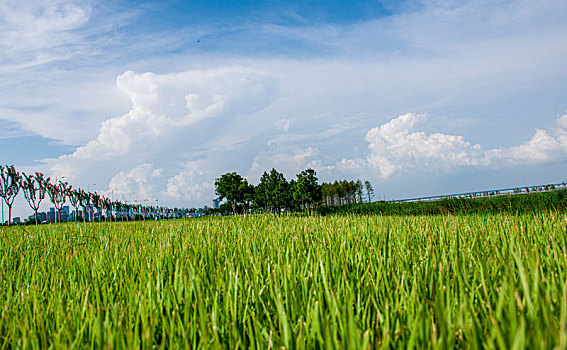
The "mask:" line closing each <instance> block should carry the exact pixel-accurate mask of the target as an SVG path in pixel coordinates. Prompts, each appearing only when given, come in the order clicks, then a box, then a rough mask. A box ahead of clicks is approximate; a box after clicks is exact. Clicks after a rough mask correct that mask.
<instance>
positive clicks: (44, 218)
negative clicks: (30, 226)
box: [28, 212, 47, 223]
mask: <svg viewBox="0 0 567 350" xmlns="http://www.w3.org/2000/svg"><path fill="white" fill-rule="evenodd" d="M28 221H34V222H35V213H34V214H32V215H30V216H28ZM44 221H47V214H46V213H45V212H39V213H37V222H38V223H42V222H44Z"/></svg>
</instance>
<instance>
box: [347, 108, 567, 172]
mask: <svg viewBox="0 0 567 350" xmlns="http://www.w3.org/2000/svg"><path fill="white" fill-rule="evenodd" d="M427 119H428V117H427V115H425V114H415V113H407V114H404V115H401V116H399V117H397V118H395V119H392V120H391V121H389V122H387V123H384V124H382V125H381V126H379V127H376V128H373V129H371V130H370V131H368V133H367V134H366V137H365V140H366V141H367V142H368V143H369V145H368V149H369V151H370V152H369V154H368V156H367V157H366V158H365V159H362V158H356V159H343V160H342V161H340V162H339V163H337V167H338V168H341V169H357V170H360V169H364V168H373V169H377V170H378V171H379V173H380V176H381V177H382V178H389V177H390V176H392V175H394V174H396V173H402V172H408V171H414V172H416V171H420V172H424V171H426V172H436V173H451V172H455V171H458V170H459V169H463V168H498V167H502V166H511V165H523V166H526V165H527V166H533V165H537V164H542V163H550V162H560V161H564V160H565V159H567V128H566V126H567V114H566V115H564V116H562V117H560V118H558V120H557V127H556V128H554V129H553V130H551V131H546V130H541V129H539V130H537V131H536V133H535V135H534V136H533V137H532V138H531V139H530V140H529V141H527V142H525V143H522V144H520V145H517V146H512V147H508V148H506V147H503V148H492V149H486V148H484V147H482V146H481V145H479V144H473V143H471V142H469V141H467V140H465V138H464V137H463V136H458V135H449V134H443V133H430V134H428V133H426V132H424V131H419V130H416V129H417V127H418V126H420V124H424V123H425V122H426V121H427Z"/></svg>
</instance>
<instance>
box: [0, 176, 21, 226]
mask: <svg viewBox="0 0 567 350" xmlns="http://www.w3.org/2000/svg"><path fill="white" fill-rule="evenodd" d="M0 181H2V183H1V184H0V197H2V199H3V200H4V202H5V203H6V205H7V206H8V225H10V224H11V223H12V206H13V205H14V199H15V198H16V196H17V195H18V192H20V187H21V183H22V176H21V175H20V173H19V172H17V171H16V168H15V167H14V166H13V165H12V166H6V167H4V166H2V165H0ZM3 216H4V211H2V220H4V217H3ZM3 223H4V222H3V221H2V224H3Z"/></svg>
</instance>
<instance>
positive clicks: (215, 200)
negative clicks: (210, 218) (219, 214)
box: [213, 198, 219, 209]
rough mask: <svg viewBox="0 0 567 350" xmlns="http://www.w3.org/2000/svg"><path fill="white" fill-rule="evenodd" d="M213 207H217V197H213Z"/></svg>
mask: <svg viewBox="0 0 567 350" xmlns="http://www.w3.org/2000/svg"><path fill="white" fill-rule="evenodd" d="M213 208H214V209H218V208H219V199H218V198H215V199H213Z"/></svg>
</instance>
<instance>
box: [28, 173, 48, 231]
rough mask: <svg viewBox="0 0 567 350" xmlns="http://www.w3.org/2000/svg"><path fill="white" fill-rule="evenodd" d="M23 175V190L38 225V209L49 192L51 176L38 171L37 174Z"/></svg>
mask: <svg viewBox="0 0 567 350" xmlns="http://www.w3.org/2000/svg"><path fill="white" fill-rule="evenodd" d="M23 175H24V180H23V181H22V191H23V192H24V197H25V198H26V201H27V202H28V204H29V205H30V207H31V208H32V209H33V211H34V213H35V224H36V225H37V211H38V209H39V205H40V204H41V201H43V199H44V198H45V194H46V193H47V183H48V182H49V178H47V179H45V178H44V177H43V174H42V173H38V172H36V173H35V175H26V174H25V173H23Z"/></svg>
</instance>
